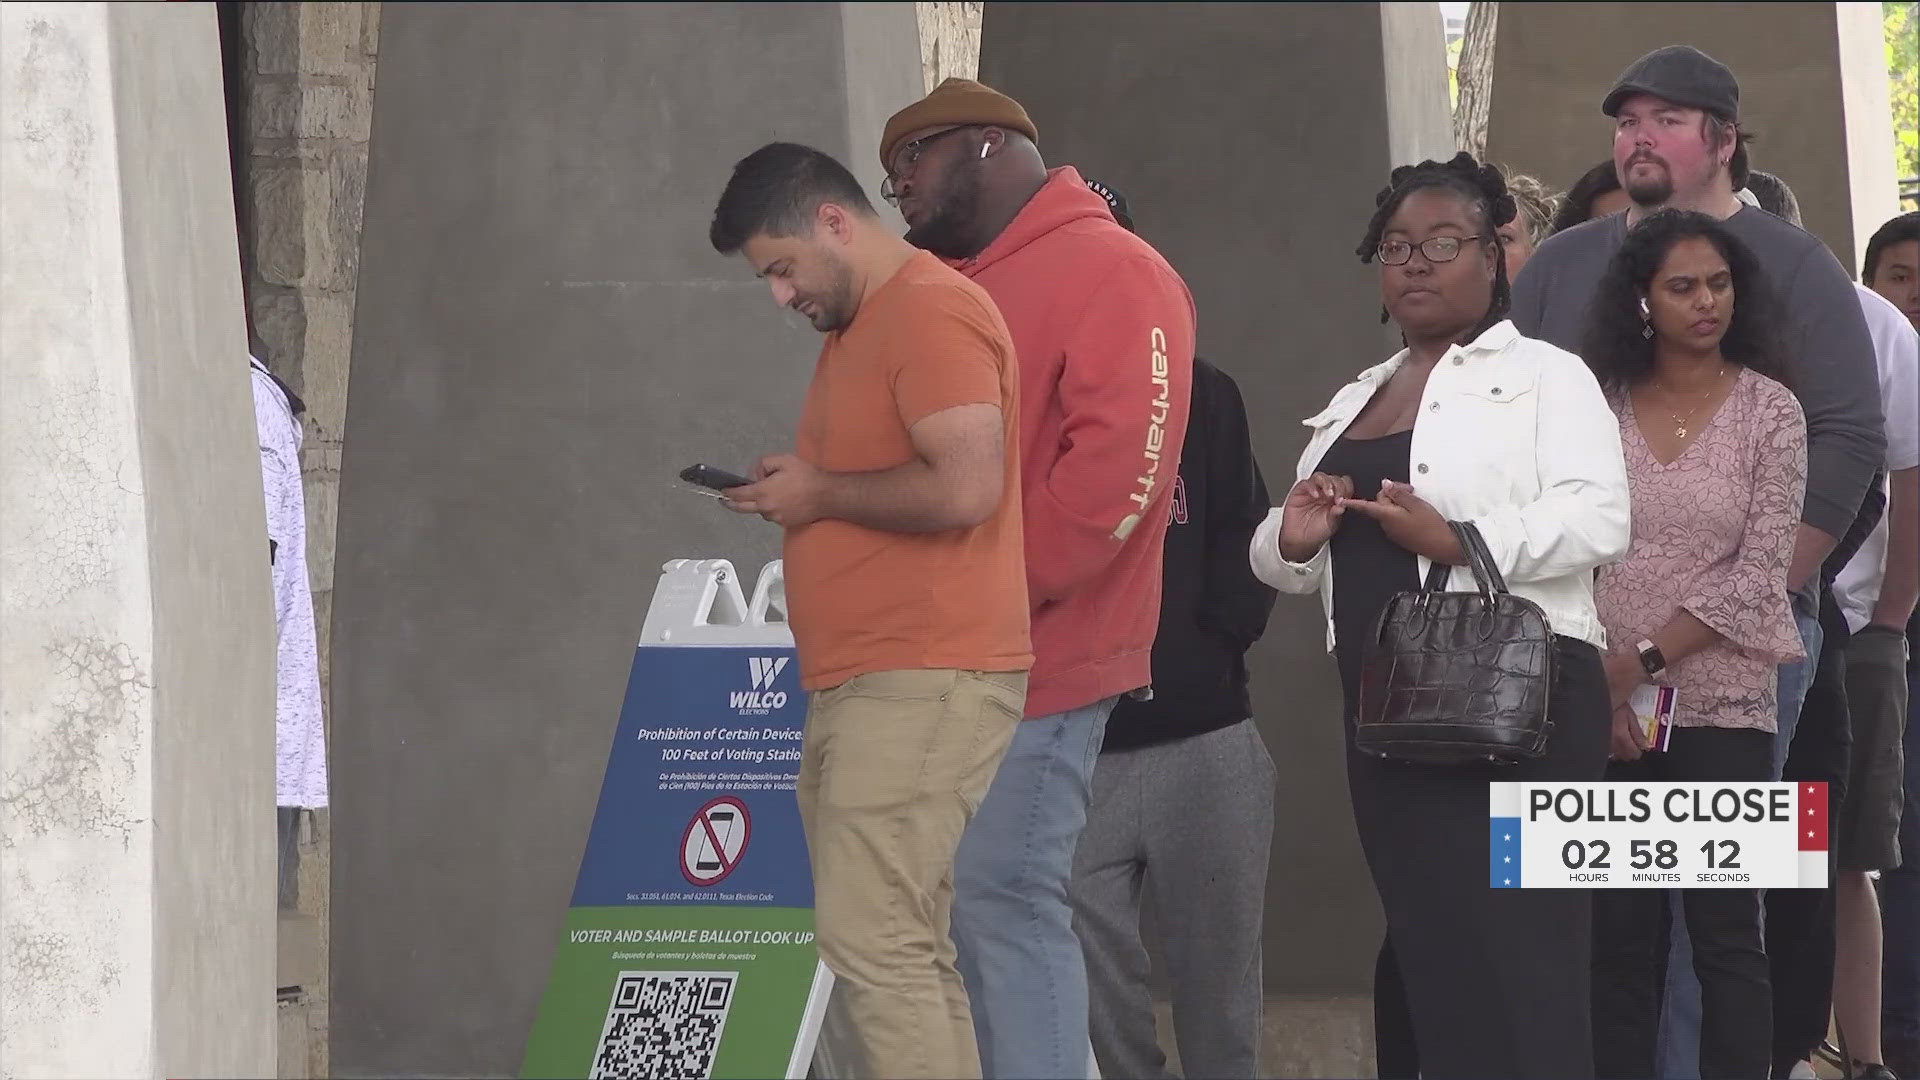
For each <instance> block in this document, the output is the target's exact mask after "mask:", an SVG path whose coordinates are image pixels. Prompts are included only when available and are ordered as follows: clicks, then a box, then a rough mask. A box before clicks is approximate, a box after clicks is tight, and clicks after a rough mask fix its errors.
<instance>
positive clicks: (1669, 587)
mask: <svg viewBox="0 0 1920 1080" xmlns="http://www.w3.org/2000/svg"><path fill="white" fill-rule="evenodd" d="M1613 407H1614V412H1615V413H1617V414H1618V415H1619V417H1620V443H1621V449H1622V450H1624V451H1625V453H1626V459H1627V484H1628V489H1629V491H1630V492H1631V493H1632V497H1633V542H1632V544H1631V546H1630V547H1628V549H1627V555H1626V558H1625V559H1623V560H1621V561H1620V562H1619V563H1618V564H1616V565H1613V566H1609V567H1605V568H1603V569H1602V570H1601V571H1600V578H1599V581H1598V582H1597V583H1596V585H1595V587H1594V604H1595V606H1596V607H1597V608H1598V609H1599V613H1600V622H1601V624H1602V625H1604V626H1605V627H1606V630H1607V644H1608V646H1609V647H1611V648H1614V649H1621V648H1631V647H1632V646H1633V645H1634V643H1636V642H1638V641H1640V640H1641V639H1642V638H1645V637H1647V636H1649V635H1650V634H1652V633H1653V632H1654V631H1656V630H1658V629H1660V628H1661V627H1662V626H1665V625H1666V624H1667V621H1668V620H1670V619H1671V618H1672V617H1673V615H1674V613H1675V612H1677V611H1680V610H1685V611H1688V612H1690V613H1692V614H1693V615H1694V617H1695V618H1698V619H1699V620H1700V621H1701V622H1703V623H1706V624H1707V625H1708V626H1710V627H1712V628H1713V629H1715V630H1717V631H1719V633H1720V635H1721V638H1722V640H1720V641H1718V642H1716V643H1715V644H1713V645H1712V646H1710V647H1708V648H1706V649H1703V650H1701V651H1700V652H1697V653H1695V654H1693V655H1692V656H1689V657H1686V658H1685V659H1683V660H1680V661H1679V662H1677V663H1674V664H1672V665H1670V666H1669V667H1668V668H1667V670H1666V671H1665V672H1664V673H1662V675H1661V677H1660V679H1659V680H1658V681H1660V682H1663V683H1666V684H1668V685H1671V686H1672V687H1674V690H1675V699H1676V700H1675V704H1674V724H1675V726H1677V727H1719V728H1754V729H1759V730H1762V731H1773V730H1774V729H1775V726H1776V723H1777V720H1778V714H1779V708H1778V702H1777V699H1776V691H1775V687H1776V686H1777V685H1778V684H1777V675H1776V673H1775V668H1776V667H1778V665H1779V664H1780V663H1781V662H1782V661H1785V660H1792V659H1795V658H1797V657H1799V656H1800V655H1801V648H1800V635H1799V632H1798V631H1797V630H1796V629H1795V627H1794V622H1793V612H1792V609H1791V608H1790V607H1789V604H1788V600H1787V563H1788V561H1789V560H1790V559H1791V558H1792V557H1793V542H1794V534H1795V531H1796V529H1795V526H1796V523H1798V521H1799V520H1800V503H1801V500H1802V498H1804V496H1805V494H1806V481H1807V428H1806V421H1805V419H1804V418H1803V417H1802V416H1801V413H1800V404H1799V402H1798V401H1796V400H1795V399H1794V396H1793V394H1792V392H1790V391H1789V390H1787V388H1786V387H1784V386H1782V385H1780V384H1779V383H1777V382H1774V381H1773V380H1772V379H1769V378H1767V377H1766V376H1764V375H1760V374H1756V373H1755V372H1753V371H1750V370H1747V369H1745V368H1742V369H1741V370H1740V372H1739V374H1738V376H1737V379H1736V382H1735V383H1734V387H1733V390H1732V391H1731V392H1729V393H1728V395H1727V400H1726V402H1725V403H1724V404H1722V405H1721V406H1720V410H1719V412H1718V413H1716V414H1715V415H1714V416H1713V418H1712V419H1711V420H1709V421H1707V422H1706V427H1705V428H1703V429H1701V431H1700V432H1699V433H1698V434H1697V435H1695V436H1694V438H1693V441H1692V442H1691V443H1688V444H1687V446H1686V448H1685V449H1684V450H1682V451H1681V453H1680V456H1679V457H1677V458H1675V459H1674V460H1673V461H1671V462H1669V463H1667V464H1665V465H1662V464H1661V463H1660V462H1659V460H1657V459H1656V458H1655V457H1654V456H1653V451H1652V450H1651V449H1650V448H1649V447H1648V446H1647V440H1646V439H1645V437H1643V436H1642V435H1641V433H1640V425H1639V422H1638V421H1637V420H1636V419H1635V417H1634V412H1633V402H1632V399H1631V398H1629V397H1627V396H1626V395H1624V394H1621V395H1617V396H1615V398H1614V399H1613ZM1649 422H1650V423H1666V422H1667V420H1666V418H1664V417H1662V418H1659V419H1652V418H1650V419H1649Z"/></svg>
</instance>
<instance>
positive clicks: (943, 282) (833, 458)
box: [785, 252, 1033, 690]
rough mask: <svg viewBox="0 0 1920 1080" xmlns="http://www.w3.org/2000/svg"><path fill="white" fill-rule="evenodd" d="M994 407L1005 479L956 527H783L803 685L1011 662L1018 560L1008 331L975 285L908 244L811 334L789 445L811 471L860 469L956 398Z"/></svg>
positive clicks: (1021, 614) (1028, 656)
mask: <svg viewBox="0 0 1920 1080" xmlns="http://www.w3.org/2000/svg"><path fill="white" fill-rule="evenodd" d="M981 403H992V404H997V405H999V406H1000V411H1001V414H1002V416H1003V417H1004V419H1005V436H1004V440H1005V441H1004V446H1005V453H1006V465H1005V470H1006V475H1005V478H1004V479H1005V486H1004V487H1003V488H1002V489H1001V492H1000V505H999V507H998V508H997V509H995V510H994V512H993V515H992V516H991V517H989V518H987V520H985V521H984V522H981V523H980V524H979V525H976V526H974V527H973V528H970V529H954V530H950V531H947V532H940V533H892V532H881V531H879V530H875V529H868V528H863V527H862V526H859V525H854V524H852V523H850V522H845V521H837V520H822V521H816V522H814V523H813V524H811V525H804V526H801V527H799V528H796V529H789V530H787V534H786V551H785V559H786V584H787V607H788V611H789V613H790V618H791V621H792V626H793V637H794V643H795V645H797V646H798V648H799V653H800V682H801V685H802V686H804V687H805V688H806V689H808V690H821V689H827V688H830V687H834V686H838V685H840V684H841V683H843V682H846V681H847V680H848V679H851V678H853V677H854V676H856V675H862V674H865V673H867V672H870V671H895V670H903V669H915V668H958V669H962V670H972V671H1025V670H1026V669H1027V668H1029V667H1031V666H1033V646H1032V641H1031V639H1030V638H1029V637H1028V634H1027V572H1026V564H1025V552H1024V549H1023V547H1022V543H1021V538H1020V536H1021V534H1020V450H1019V447H1020V444H1019V432H1020V428H1019V420H1018V411H1017V410H1018V408H1019V377H1018V372H1017V371H1016V369H1015V366H1014V353H1013V339H1012V338H1011V337H1010V336H1009V335H1008V333H1007V326H1006V323H1004V322H1002V321H1001V319H1000V312H999V310H998V309H996V308H995V307H994V306H993V301H992V300H990V299H988V298H987V294H986V292H985V291H984V290H982V289H981V288H980V287H979V286H978V285H975V284H974V283H973V282H971V281H968V280H967V279H966V278H964V277H962V276H961V275H960V274H959V273H957V272H956V271H954V270H951V269H949V268H947V267H946V266H944V265H942V264H941V262H940V261H939V260H938V259H936V258H934V257H933V256H932V255H929V254H926V253H925V252H921V253H919V254H916V255H915V256H914V257H913V258H912V260H910V261H909V262H907V263H906V264H905V265H904V266H902V267H901V268H900V270H899V271H898V272H897V273H895V274H894V276H893V277H891V278H889V279H888V280H887V282H886V283H885V284H884V285H881V286H880V287H879V288H878V289H876V290H874V293H873V295H872V296H870V297H868V298H867V300H866V302H865V303H863V304H862V305H861V306H860V311H859V313H858V314H856V315H855V316H854V320H853V322H852V324H850V325H849V326H848V327H847V328H846V329H845V330H840V331H837V332H835V333H832V334H829V335H827V340H826V344H825V345H824V346H823V347H822V348H821V350H820V360H819V363H818V364H817V365H816V366H815V367H814V372H813V385H812V386H811V387H809V388H808V390H807V403H806V408H805V410H804V411H803V412H802V414H801V417H800V432H799V437H798V439H797V440H796V442H797V446H796V448H795V453H797V454H798V455H799V456H800V458H801V459H803V460H805V461H807V462H808V463H810V464H812V465H813V466H815V467H816V468H820V469H823V470H826V471H827V472H876V471H879V470H881V469H890V468H893V467H895V466H898V465H903V464H905V463H907V462H908V461H910V460H911V459H912V458H913V456H914V449H913V442H912V440H911V438H910V437H909V436H908V434H907V430H908V429H909V428H911V427H912V426H913V425H914V424H916V423H918V422H919V421H920V420H922V419H924V418H926V417H928V416H931V415H932V414H934V413H937V412H940V411H942V410H944V409H951V408H953V407H955V406H957V405H976V404H981Z"/></svg>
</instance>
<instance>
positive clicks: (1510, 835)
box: [1500, 833, 1513, 840]
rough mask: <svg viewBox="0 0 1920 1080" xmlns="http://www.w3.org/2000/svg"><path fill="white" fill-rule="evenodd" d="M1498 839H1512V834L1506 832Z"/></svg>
mask: <svg viewBox="0 0 1920 1080" xmlns="http://www.w3.org/2000/svg"><path fill="white" fill-rule="evenodd" d="M1500 839H1502V840H1512V839H1513V834H1512V833H1508V834H1507V835H1505V836H1503V837H1501V838H1500Z"/></svg>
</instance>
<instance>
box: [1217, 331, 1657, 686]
mask: <svg viewBox="0 0 1920 1080" xmlns="http://www.w3.org/2000/svg"><path fill="white" fill-rule="evenodd" d="M1406 357H1407V353H1406V351H1405V350H1402V351H1401V352H1400V353H1398V354H1397V355H1395V356H1394V357H1393V359H1391V360H1388V361H1387V362H1386V363H1384V364H1380V365H1379V366H1377V367H1373V368H1369V369H1367V370H1366V371H1364V372H1362V373H1361V375H1360V377H1359V378H1358V379H1355V380H1354V381H1353V382H1350V383H1348V384H1347V385H1345V386H1343V387H1341V388H1340V390H1339V391H1338V392H1336V393H1335V394H1334V395H1333V401H1332V402H1330V403H1329V404H1328V405H1327V407H1326V409H1325V410H1323V411H1322V412H1321V413H1320V414H1319V415H1318V416H1314V417H1311V418H1309V419H1308V420H1306V421H1305V423H1306V425H1307V426H1308V427H1310V428H1312V429H1313V435H1312V437H1311V438H1310V439H1309V440H1308V442H1307V448H1306V451H1305V452H1304V453H1302V454H1301V455H1300V465H1299V468H1298V470H1297V471H1296V474H1295V480H1296V481H1298V480H1302V479H1305V478H1306V477H1308V476H1311V475H1313V473H1314V470H1315V469H1316V467H1317V466H1318V465H1319V464H1320V459H1321V458H1322V457H1324V456H1325V455H1326V452H1327V449H1328V448H1329V447H1331V446H1332V445H1333V444H1334V442H1335V441H1336V440H1338V439H1339V438H1340V436H1341V435H1342V434H1344V433H1345V432H1346V430H1347V426H1348V425H1349V424H1351V423H1352V422H1353V418H1354V417H1355V416H1358V415H1359V414H1360V410H1362V409H1364V408H1365V407H1366V405H1367V402H1369V401H1371V400H1373V395H1374V391H1376V390H1378V389H1379V388H1380V387H1381V386H1383V385H1385V383H1386V381H1387V380H1388V379H1389V378H1391V377H1392V375H1393V373H1394V372H1395V371H1396V370H1398V369H1399V367H1400V364H1401V362H1402V361H1404V360H1405V359H1406ZM1410 477H1411V479H1412V481H1413V490H1414V493H1415V494H1417V495H1419V496H1420V497H1421V498H1423V499H1425V500H1426V501H1427V502H1429V503H1431V504H1433V506H1434V508H1435V509H1437V510H1439V511H1440V513H1441V514H1442V515H1443V516H1445V517H1446V518H1447V519H1448V520H1451V521H1471V522H1473V523H1474V524H1475V525H1477V526H1479V529H1480V534H1481V535H1482V536H1483V537H1485V538H1486V541H1487V549H1488V551H1489V552H1491V554H1492V555H1493V559H1494V562H1495V563H1496V564H1497V565H1498V566H1499V568H1500V572H1501V574H1503V575H1504V576H1505V577H1506V579H1507V587H1508V588H1509V589H1511V590H1512V591H1513V593H1514V594H1515V595H1517V596H1523V597H1526V598H1527V599H1529V600H1531V601H1533V602H1534V603H1536V604H1539V605H1540V607H1541V609H1542V610H1544V611H1545V612H1546V615H1547V624H1548V625H1549V626H1551V627H1552V628H1553V632H1554V633H1556V634H1561V635H1564V636H1566V637H1573V638H1579V639H1581V640H1583V641H1587V642H1591V643H1592V644H1593V645H1594V646H1595V647H1596V648H1601V649H1604V648H1606V634H1605V633H1604V632H1603V631H1602V630H1601V628H1600V620H1599V617H1598V616H1597V615H1596V614H1595V612H1594V607H1593V569H1594V568H1595V567H1597V566H1604V565H1605V564H1607V563H1610V562H1614V561H1616V560H1618V559H1619V558H1620V557H1621V556H1623V555H1625V554H1626V551H1627V542H1628V540H1629V538H1630V528H1629V522H1628V516H1627V508H1628V492H1627V466H1626V461H1625V459H1624V458H1623V457H1622V456H1621V451H1620V421H1619V419H1618V418H1617V417H1616V416H1615V414H1614V411H1613V409H1612V407H1611V406H1610V405H1608V404H1607V399H1606V396H1605V395H1604V394H1602V393H1601V390H1600V384H1599V382H1598V381H1596V380H1595V379H1594V377H1593V373H1592V372H1590V371H1589V370H1587V365H1586V363H1585V362H1584V361H1582V360H1581V359H1580V358H1579V357H1577V356H1575V355H1573V354H1572V353H1570V352H1567V351H1565V350H1563V349H1558V348H1555V347H1554V346H1552V345H1549V344H1547V343H1546V342H1544V341H1538V340H1535V339H1534V338H1529V337H1522V336H1521V335H1520V332H1519V331H1517V330H1515V329H1514V327H1513V324H1512V323H1511V322H1504V321H1503V322H1500V323H1498V324H1496V325H1495V326H1493V327H1491V328H1489V329H1488V330H1487V331H1486V332H1485V333H1483V334H1481V335H1480V336H1479V337H1478V338H1476V339H1474V341H1473V342H1472V343H1470V344H1468V345H1465V346H1460V345H1455V346H1453V347H1451V348H1449V349H1448V350H1447V352H1446V355H1444V356H1442V357H1441V358H1440V363H1439V365H1438V366H1437V367H1435V368H1434V369H1433V374H1432V375H1431V376H1430V377H1429V378H1428V379H1427V386H1426V391H1425V393H1424V395H1423V396H1422V397H1421V399H1420V414H1419V418H1418V419H1417V420H1416V421H1415V423H1414V427H1413V451H1412V471H1411V473H1410ZM1289 487H1291V485H1289ZM1354 494H1355V496H1356V497H1361V498H1372V497H1373V496H1374V495H1375V494H1376V493H1375V492H1371V491H1364V492H1355V493H1354ZM1284 503H1285V500H1284V498H1283V499H1282V504H1283V505H1284ZM1282 512H1283V511H1282V509H1281V508H1280V507H1275V508H1274V509H1273V510H1272V511H1271V512H1269V513H1268V515H1267V519H1266V521H1264V522H1263V523H1261V525H1260V528H1259V529H1258V530H1256V531H1255V532H1254V534H1253V543H1252V546H1251V548H1250V555H1251V558H1252V561H1253V572H1254V573H1255V574H1256V575H1258V576H1259V578H1260V580H1262V581H1264V582H1266V583H1267V584H1269V585H1272V586H1273V587H1274V588H1276V589H1279V590H1280V591H1281V592H1291V593H1309V592H1313V591H1314V590H1316V589H1317V590H1319V592H1320V602H1321V606H1322V607H1323V608H1324V610H1325V611H1326V615H1327V649H1328V650H1329V651H1331V650H1332V649H1333V590H1332V588H1330V586H1331V585H1332V583H1333V566H1332V560H1331V559H1330V558H1329V557H1328V554H1327V549H1326V547H1324V546H1323V547H1321V549H1320V550H1319V551H1318V552H1316V553H1315V554H1314V556H1313V558H1311V559H1309V560H1307V561H1306V562H1304V563H1294V562H1288V561H1287V560H1286V559H1285V558H1283V557H1282V556H1281V554H1280V518H1281V515H1282ZM1418 562H1419V565H1420V579H1421V580H1422V581H1424V580H1426V574H1427V565H1428V563H1427V560H1426V559H1424V558H1419V559H1418ZM1473 587H1474V582H1473V573H1472V571H1470V570H1468V569H1467V568H1466V567H1464V566H1456V567H1454V568H1453V572H1452V575H1451V577H1450V578H1449V583H1448V588H1450V589H1457V590H1469V589H1472V588H1473Z"/></svg>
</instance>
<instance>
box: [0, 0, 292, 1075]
mask: <svg viewBox="0 0 1920 1080" xmlns="http://www.w3.org/2000/svg"><path fill="white" fill-rule="evenodd" d="M0 93H3V94H4V107H3V108H0V205H3V206H4V217H0V252H4V253H5V254H4V256H0V387H3V388H4V393H0V619H3V621H0V688H4V694H5V697H4V699H0V1072H3V1073H4V1074H5V1075H7V1076H35V1077H41V1076H45V1077H60V1076H72V1077H100V1076H115V1077H120V1076H150V1077H165V1076H265V1075H270V1073H271V1070H272V1069H273V1066H274V1015H273V1009H274V1005H273V990H274V986H273V960H274V940H273V924H274V892H273V873H274V871H273V857H274V856H273V847H274V845H273V737H274V736H273V730H274V728H273V708H274V705H273V702H274V696H273V662H274V627H273V605H272V598H271V592H270V585H269V582H268V567H267V550H266V546H267V545H266V525H265V516H264V504H263V501H262V498H261V491H260V459H259V454H258V451H257V442H258V441H257V439H256V438H255V434H254V430H253V427H254V425H253V409H252V398H251V392H250V389H249V382H248V379H247V375H246V366H245V365H246V336H245V331H244V325H243V321H242V317H241V301H240V282H239V272H238V270H239V268H238V261H237V259H236V254H235V253H236V250H237V248H236V244H235V236H234V221H233V203H232V200H231V199H230V197H229V194H228V192H229V186H228V180H227V151H226V143H225V138H224V135H225V116H224V109H223V106H222V99H221V82H220V54H219V45H218V37H217V32H216V29H215V23H214V12H213V5H211V4H152V5H145V4H133V5H114V4H98V3H75V4H51V3H48V4H42V3H21V4H7V5H5V6H4V7H0Z"/></svg>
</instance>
